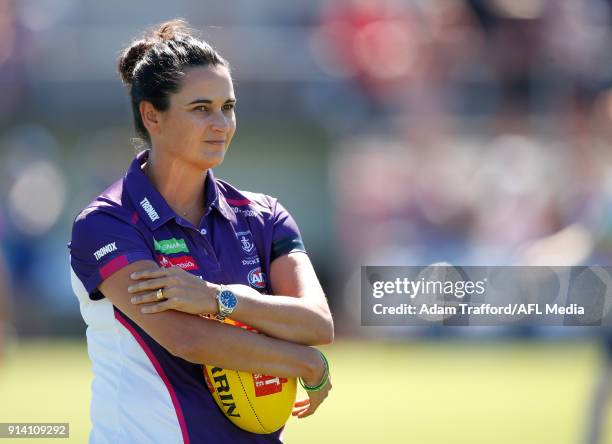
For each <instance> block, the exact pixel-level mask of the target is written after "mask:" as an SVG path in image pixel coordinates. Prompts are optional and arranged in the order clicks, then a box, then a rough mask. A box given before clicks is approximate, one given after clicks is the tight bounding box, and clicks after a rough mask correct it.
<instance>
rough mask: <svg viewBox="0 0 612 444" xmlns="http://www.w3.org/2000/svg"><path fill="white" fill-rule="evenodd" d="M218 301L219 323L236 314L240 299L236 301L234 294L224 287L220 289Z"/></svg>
mask: <svg viewBox="0 0 612 444" xmlns="http://www.w3.org/2000/svg"><path fill="white" fill-rule="evenodd" d="M216 299H217V307H218V308H219V313H218V314H217V316H216V318H217V319H218V320H219V321H223V320H225V318H227V317H228V316H229V315H231V314H232V313H233V312H234V310H235V309H236V305H238V299H236V295H235V294H234V292H232V291H231V290H230V289H228V288H227V287H225V286H223V285H221V287H220V288H219V293H217V297H216Z"/></svg>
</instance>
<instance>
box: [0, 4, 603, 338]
mask: <svg viewBox="0 0 612 444" xmlns="http://www.w3.org/2000/svg"><path fill="white" fill-rule="evenodd" d="M51 3H53V2H42V3H39V2H35V1H23V2H17V1H11V0H0V22H1V24H2V25H1V26H0V84H1V85H2V91H3V100H2V101H0V103H1V105H0V159H1V160H0V171H1V172H2V174H1V175H0V196H2V198H1V200H0V242H1V244H0V245H1V246H2V250H1V251H2V252H3V254H4V256H5V258H6V260H5V262H6V267H5V268H6V269H7V273H6V276H8V278H7V279H4V280H5V281H6V283H7V285H8V284H10V285H11V287H12V291H11V294H12V295H13V297H12V298H11V301H10V305H11V306H13V307H14V309H13V311H14V316H13V317H14V323H15V324H16V325H17V326H18V328H19V330H20V331H21V332H23V333H26V334H27V333H37V332H56V333H63V332H76V331H79V329H80V328H81V324H80V320H79V317H78V314H77V310H78V307H77V304H76V301H75V300H74V299H73V296H72V295H71V290H70V285H69V281H68V272H67V270H68V264H67V260H68V256H67V250H66V248H65V244H66V242H67V240H68V238H69V230H70V225H71V223H72V219H73V218H74V216H75V215H76V213H77V212H78V210H79V209H80V208H82V207H83V206H84V205H85V204H86V203H87V202H88V201H89V200H90V199H91V198H93V197H94V196H95V195H96V194H97V193H99V192H100V191H101V190H102V189H103V188H104V187H105V186H107V185H108V184H110V183H111V182H112V181H113V180H115V179H116V178H117V177H120V175H121V174H122V172H123V170H124V169H125V167H126V166H127V164H128V162H129V160H130V158H131V156H132V154H133V151H131V150H130V148H129V140H130V138H131V137H132V136H133V133H132V129H131V119H130V118H129V113H128V109H127V101H126V99H125V93H124V92H123V91H122V90H121V86H120V83H119V80H118V78H117V76H116V74H114V72H113V70H114V63H115V57H116V55H117V54H118V52H119V50H120V48H121V47H122V45H125V44H126V43H127V42H128V41H129V38H130V37H131V36H133V35H135V34H136V33H137V32H138V30H141V29H143V28H145V27H146V26H147V25H151V24H153V23H156V22H159V21H162V20H165V19H167V18H170V17H173V16H181V15H183V16H186V15H187V14H189V16H187V17H186V18H187V19H188V20H189V21H190V22H191V24H192V25H193V26H194V27H196V28H202V29H203V30H205V32H204V36H205V37H207V38H209V39H210V40H211V42H212V43H213V44H215V46H217V47H219V49H220V50H221V52H222V53H223V54H224V55H225V56H226V57H227V58H228V59H229V60H230V62H231V63H232V65H233V66H234V68H235V71H234V76H235V77H236V85H237V88H238V93H239V95H240V97H241V99H240V102H241V103H240V105H239V108H238V116H239V121H240V122H241V123H242V122H249V126H248V128H249V129H245V130H242V131H250V132H251V133H252V134H258V133H257V132H258V131H259V133H261V134H267V135H270V134H275V132H278V131H280V129H281V128H282V127H284V126H291V128H297V130H296V131H295V133H292V137H295V138H301V137H303V138H305V139H307V138H308V137H309V136H311V135H312V132H313V131H314V132H317V133H321V134H323V135H324V136H323V137H322V138H321V140H323V144H324V145H325V146H324V147H323V149H324V152H325V157H324V160H325V161H324V162H321V164H320V165H317V168H318V170H320V171H321V172H322V174H323V175H324V176H326V177H327V178H328V181H327V188H326V190H325V193H324V194H325V195H324V196H321V193H320V192H319V191H318V190H317V189H316V188H314V187H313V189H312V190H309V189H304V190H302V191H301V192H300V193H301V194H300V195H299V196H296V198H295V202H294V204H295V205H296V206H299V205H300V202H301V201H305V202H310V201H316V202H319V201H321V202H323V203H321V206H320V207H318V208H313V211H310V212H309V213H310V214H309V215H308V216H306V217H303V218H302V220H298V222H299V223H300V225H301V226H302V229H303V231H305V233H304V234H305V237H306V240H309V239H310V240H311V245H314V246H315V247H316V248H314V249H313V250H315V251H316V250H325V249H326V250H325V251H318V252H316V253H315V256H316V255H317V254H318V257H319V258H320V259H319V260H318V263H317V264H316V265H317V267H318V268H319V270H320V272H321V274H322V275H324V276H326V277H327V279H325V284H326V287H327V289H328V292H329V294H330V298H331V303H332V306H334V307H335V308H336V310H339V311H342V310H343V304H342V300H341V298H342V297H345V298H347V297H346V295H345V296H343V293H342V291H341V289H342V288H344V285H345V282H346V281H347V279H348V278H349V277H350V276H351V275H352V274H354V273H356V272H358V269H359V266H360V265H367V264H370V265H374V264H379V265H389V264H406V265H416V264H429V263H433V262H438V261H447V262H451V263H456V264H464V265H468V264H478V265H496V264H566V265H572V264H586V263H600V264H607V263H609V262H610V259H611V256H612V205H611V204H612V163H611V162H610V159H609V158H610V157H611V155H610V154H609V153H610V152H611V150H610V149H609V148H608V145H609V143H610V141H611V138H612V88H611V87H612V35H611V31H612V1H610V0H588V1H580V2H578V1H574V0H462V1H461V0H436V1H425V0H412V1H405V0H403V1H400V0H334V1H331V0H330V1H319V2H300V3H299V4H296V5H295V6H294V7H291V8H289V7H287V6H286V4H285V3H284V2H282V1H280V0H267V1H266V2H265V3H266V6H267V7H266V8H258V7H254V6H253V5H252V4H251V3H250V2H248V1H242V0H236V1H234V2H229V3H231V4H232V6H231V7H230V6H219V8H215V10H206V9H204V8H201V7H199V6H198V5H196V4H195V3H193V4H191V3H189V2H186V3H185V4H183V5H181V7H183V8H184V10H172V8H169V6H168V5H165V4H163V3H161V2H153V3H155V4H154V5H152V7H151V10H152V11H156V13H155V14H156V15H153V13H150V14H145V15H140V16H139V15H138V14H137V9H134V10H130V9H129V8H135V7H133V6H126V8H128V10H126V11H123V12H122V13H121V14H119V12H118V11H114V13H110V12H104V13H103V12H102V10H100V9H98V7H97V6H96V5H95V4H93V3H91V4H78V3H77V2H74V1H71V0H62V1H59V2H57V4H55V3H53V5H52V4H51ZM263 10H265V11H268V13H264V12H263ZM270 11H272V12H270ZM114 30H116V32H112V31H114ZM249 45H252V47H251V48H250V47H249ZM96 48H98V49H100V51H95V49H96ZM255 54H256V56H255ZM77 68H78V69H77ZM98 68H100V69H98ZM300 128H301V129H300ZM284 144H285V142H283V144H279V145H283V146H278V147H273V149H272V152H275V150H276V152H279V153H281V152H283V153H285V154H286V153H287V151H288V149H290V148H291V146H289V147H287V146H285V145H284ZM317 148H318V149H321V147H317ZM298 154H299V153H298ZM298 154H296V156H297V157H299V155H298ZM291 155H292V154H291V153H289V155H288V157H286V158H287V159H289V160H290V159H291ZM300 155H301V154H300ZM307 155H308V153H306V156H307ZM273 157H275V156H271V157H270V159H269V162H274V160H272V158H273ZM279 167H284V168H286V169H287V171H288V175H289V177H290V176H291V174H293V173H292V172H291V170H292V168H296V165H292V164H291V162H289V161H287V162H286V164H285V165H279ZM298 167H299V165H298ZM245 168H248V166H247V167H245ZM277 169H278V170H280V169H281V168H277ZM261 180H262V181H264V179H261ZM256 185H257V184H254V185H253V186H252V188H253V189H257V186H256ZM249 186H251V185H250V184H249ZM271 192H274V190H271ZM311 198H312V199H311ZM289 206H290V207H291V205H289ZM317 212H329V213H330V215H331V220H332V221H333V223H332V224H331V226H325V224H321V223H320V222H318V216H317ZM302 214H308V213H302ZM304 227H306V230H304ZM327 236H328V237H329V238H331V239H334V243H329V242H326V241H325V240H326V239H327V238H328V237H327ZM311 248H312V247H311ZM347 299H348V298H347ZM5 311H6V310H5ZM58 320H61V322H58Z"/></svg>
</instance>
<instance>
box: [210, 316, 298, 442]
mask: <svg viewBox="0 0 612 444" xmlns="http://www.w3.org/2000/svg"><path fill="white" fill-rule="evenodd" d="M225 322H227V323H230V324H233V325H235V326H237V327H242V328H246V329H248V330H251V331H256V330H254V329H252V328H250V327H248V326H246V325H244V324H240V323H238V322H235V321H232V320H230V319H226V320H225ZM204 378H205V379H206V385H207V386H208V389H209V390H210V392H211V393H212V395H213V398H214V399H215V402H216V403H217V405H218V406H219V408H220V409H221V411H222V412H223V414H224V415H225V416H226V417H227V418H228V419H229V420H230V421H232V423H234V425H236V426H238V427H240V428H241V429H243V430H247V431H249V432H252V433H259V434H266V433H273V432H275V431H277V430H278V429H280V428H281V427H282V426H283V425H284V424H285V423H286V422H287V420H288V419H289V416H290V415H291V411H292V409H293V404H294V403H295V395H296V390H297V381H296V378H279V377H277V376H268V375H261V374H257V373H249V372H244V371H238V370H228V369H223V368H219V367H214V366H212V365H205V366H204Z"/></svg>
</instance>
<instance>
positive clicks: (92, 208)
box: [73, 179, 135, 227]
mask: <svg viewBox="0 0 612 444" xmlns="http://www.w3.org/2000/svg"><path fill="white" fill-rule="evenodd" d="M134 210H135V208H134V205H133V204H132V201H131V200H130V198H129V196H128V195H127V193H125V189H124V186H123V180H122V179H120V180H118V181H116V182H115V183H113V184H112V185H111V186H109V187H108V188H107V189H106V190H104V191H103V192H102V193H101V194H100V195H98V196H97V197H96V198H95V199H94V200H92V201H91V202H90V203H89V204H88V205H87V206H86V207H85V208H83V209H82V210H81V211H80V212H79V214H77V216H76V218H75V219H74V225H73V227H74V226H77V225H78V226H82V225H87V224H89V223H91V222H93V221H96V220H113V219H115V220H123V221H125V222H129V221H131V220H132V219H133V217H134Z"/></svg>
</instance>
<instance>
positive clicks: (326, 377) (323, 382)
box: [298, 350, 329, 392]
mask: <svg viewBox="0 0 612 444" xmlns="http://www.w3.org/2000/svg"><path fill="white" fill-rule="evenodd" d="M317 351H318V352H319V354H320V355H321V359H323V365H324V366H325V373H323V379H321V382H319V383H318V384H317V385H315V386H309V385H308V384H306V383H305V382H304V380H303V379H302V378H298V379H299V381H300V385H301V386H302V388H303V389H304V390H306V391H307V392H318V391H319V390H321V389H322V388H323V387H325V386H326V385H327V382H328V381H329V363H328V362H327V358H326V357H325V355H324V354H323V352H321V350H317Z"/></svg>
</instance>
